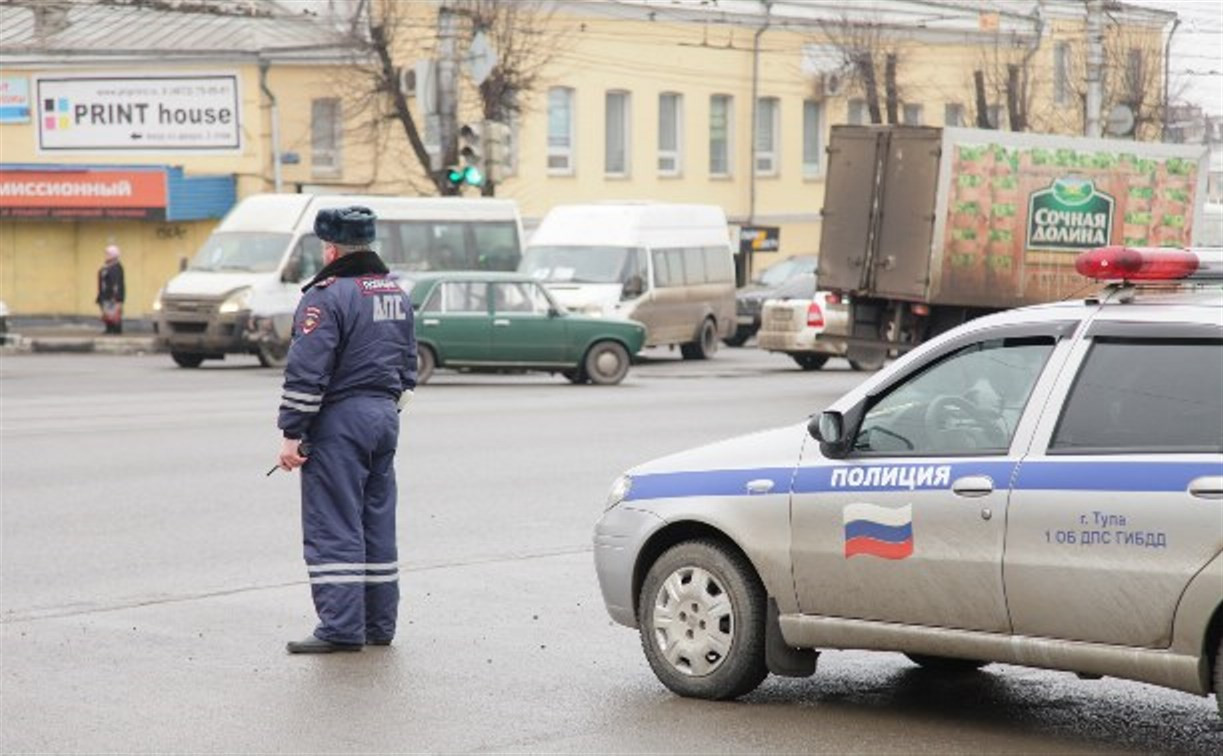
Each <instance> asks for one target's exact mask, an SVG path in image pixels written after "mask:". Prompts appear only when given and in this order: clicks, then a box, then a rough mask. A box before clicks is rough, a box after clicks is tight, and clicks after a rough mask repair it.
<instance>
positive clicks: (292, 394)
mask: <svg viewBox="0 0 1223 756" xmlns="http://www.w3.org/2000/svg"><path fill="white" fill-rule="evenodd" d="M282 396H283V398H285V399H296V400H298V401H299V402H309V403H311V404H319V403H321V402H322V401H323V395H322V394H305V393H302V392H301V391H286V392H284V394H283V395H282Z"/></svg>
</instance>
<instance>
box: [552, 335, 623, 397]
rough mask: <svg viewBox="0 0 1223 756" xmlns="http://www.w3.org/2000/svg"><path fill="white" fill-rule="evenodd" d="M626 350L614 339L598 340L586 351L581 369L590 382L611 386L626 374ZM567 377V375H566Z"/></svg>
mask: <svg viewBox="0 0 1223 756" xmlns="http://www.w3.org/2000/svg"><path fill="white" fill-rule="evenodd" d="M628 368H629V356H628V350H627V349H625V348H624V347H623V346H621V345H620V344H619V343H617V342H615V341H600V342H599V343H597V344H595V345H594V346H592V347H591V348H590V351H588V352H586V359H585V360H584V361H583V370H582V372H584V373H585V374H586V377H587V378H588V379H589V380H590V382H591V383H597V384H599V385H600V386H611V385H613V384H616V383H619V382H620V381H622V380H624V376H626V375H628ZM566 377H567V376H566Z"/></svg>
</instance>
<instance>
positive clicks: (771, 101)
mask: <svg viewBox="0 0 1223 756" xmlns="http://www.w3.org/2000/svg"><path fill="white" fill-rule="evenodd" d="M780 111H781V102H780V101H779V100H778V99H777V98H776V97H761V98H760V99H758V100H757V101H756V166H755V168H756V175H757V176H776V175H777V143H778V142H779V141H780V139H779V135H778V132H779V129H780V127H781V119H780Z"/></svg>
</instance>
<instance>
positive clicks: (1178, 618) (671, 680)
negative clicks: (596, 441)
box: [595, 247, 1223, 699]
mask: <svg viewBox="0 0 1223 756" xmlns="http://www.w3.org/2000/svg"><path fill="white" fill-rule="evenodd" d="M1076 267H1077V269H1078V270H1079V272H1080V273H1082V274H1084V275H1088V276H1089V277H1092V278H1096V279H1099V280H1113V281H1118V282H1117V283H1113V284H1111V285H1109V286H1107V287H1106V289H1105V290H1104V292H1103V293H1101V294H1100V295H1098V296H1095V297H1093V298H1090V299H1086V300H1076V301H1072V302H1061V303H1056V304H1049V305H1043V306H1038V307H1031V308H1025V309H1020V310H1012V311H1008V312H1003V313H999V314H996V315H991V316H988V317H983V318H980V319H978V320H974V321H972V322H970V323H968V324H966V325H964V326H961V327H960V328H958V329H955V330H953V331H950V332H948V333H945V334H943V335H942V336H940V337H939V338H937V339H934V340H932V341H930V342H927V343H926V344H924V345H922V346H921V347H919V348H917V349H915V350H913V351H912V352H910V353H908V354H907V355H905V356H904V357H902V358H901V359H899V360H897V361H896V362H895V363H893V364H892V365H890V366H889V367H888V368H887V369H886V370H883V371H881V372H879V373H876V374H875V375H874V376H872V377H871V378H869V379H868V380H866V381H865V382H864V383H863V384H862V385H861V386H859V387H858V388H856V389H855V390H853V391H851V392H850V393H849V394H847V395H846V396H844V397H843V398H841V399H840V400H839V401H837V402H835V403H834V404H833V405H832V406H831V407H830V408H829V409H828V410H827V411H825V412H823V413H821V414H818V415H816V416H815V417H813V418H811V420H810V422H809V423H802V424H800V425H794V426H791V427H786V428H780V429H777V430H771V431H766V432H762V433H758V434H755V435H750V436H747V437H743V438H738V439H733V440H730V441H726V442H723V443H718V444H714V445H712V446H707V447H703V448H700V449H696V450H691V451H687V452H683V453H680V454H676V455H673V456H670V457H666V458H663V459H659V460H656V461H653V462H649V463H647V464H644V465H641V466H640V467H637V468H634V469H632V470H630V471H629V472H628V473H627V474H625V475H624V476H622V477H621V478H619V479H618V480H617V481H616V482H615V483H614V485H613V487H612V489H611V492H610V494H609V498H608V500H607V509H606V512H605V513H604V515H603V517H602V518H601V520H600V521H599V523H598V525H597V527H596V530H595V560H596V567H597V571H598V576H599V582H600V586H601V589H602V592H603V598H604V601H605V603H606V605H607V609H608V611H609V612H610V614H611V616H612V618H613V619H615V620H616V621H618V622H620V623H621V624H624V625H627V626H629V627H635V628H639V629H640V633H641V637H642V644H643V647H644V649H645V655H646V658H647V660H648V661H649V664H650V666H651V667H652V668H653V670H654V672H655V674H656V675H657V676H658V678H659V679H660V680H661V681H662V682H663V683H664V684H665V685H666V686H667V687H668V688H670V689H671V690H673V691H675V692H676V693H679V694H681V695H685V696H693V697H699V698H712V699H726V698H734V697H737V696H740V695H742V694H745V693H747V692H749V691H751V690H752V689H754V688H755V687H756V686H757V685H759V684H760V682H761V681H762V680H763V679H764V678H765V677H766V676H767V674H768V673H769V672H773V673H775V674H781V675H789V676H805V675H810V674H812V673H813V672H814V671H815V666H816V659H817V656H818V653H819V650H822V649H869V650H879V651H897V652H901V653H904V654H906V655H907V656H908V657H909V659H911V660H912V661H913V662H914V663H916V664H918V665H921V666H923V667H928V668H931V669H933V670H942V671H947V672H952V671H965V670H971V669H975V668H978V667H981V666H984V665H985V664H988V663H990V662H1005V663H1009V664H1019V665H1027V666H1032V667H1044V668H1049V669H1059V670H1069V671H1073V672H1077V673H1079V674H1080V675H1081V676H1083V677H1096V676H1101V675H1111V676H1115V677H1122V678H1129V679H1132V680H1140V681H1145V682H1148V683H1154V684H1156V685H1162V686H1167V687H1170V688H1175V689H1179V690H1183V691H1188V692H1191V693H1197V694H1200V695H1209V694H1210V693H1211V692H1212V691H1218V690H1220V689H1223V645H1221V639H1223V609H1221V605H1223V553H1221V550H1223V290H1221V289H1220V288H1219V286H1218V285H1217V282H1218V280H1223V251H1219V250H1210V251H1196V252H1195V251H1188V250H1147V249H1132V248H1122V247H1110V248H1104V249H1100V250H1093V251H1091V252H1088V253H1084V254H1083V255H1081V256H1080V257H1079V259H1078V260H1077V261H1076ZM1173 279H1178V280H1173ZM1203 279H1214V281H1206V280H1203Z"/></svg>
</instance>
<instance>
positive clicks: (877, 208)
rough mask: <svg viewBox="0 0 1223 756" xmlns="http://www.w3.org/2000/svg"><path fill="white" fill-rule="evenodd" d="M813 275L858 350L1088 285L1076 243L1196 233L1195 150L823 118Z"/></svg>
mask: <svg viewBox="0 0 1223 756" xmlns="http://www.w3.org/2000/svg"><path fill="white" fill-rule="evenodd" d="M828 154H829V158H828V178H827V184H826V189H825V194H824V197H825V199H824V208H823V223H822V227H821V234H820V259H819V268H818V275H819V286H820V288H821V289H827V290H831V291H837V292H840V293H842V294H845V295H847V296H848V297H849V298H850V301H851V308H850V327H849V334H848V336H847V339H848V341H849V349H850V353H851V355H856V356H858V357H861V358H863V359H870V358H871V357H873V356H877V355H878V353H879V351H880V350H884V349H887V350H896V349H900V350H903V349H906V348H909V347H911V346H913V345H915V344H917V343H920V342H921V341H922V340H924V339H925V338H928V337H930V336H932V335H935V334H937V333H941V332H942V331H945V330H947V329H949V328H951V327H953V326H955V325H958V324H960V323H962V322H964V321H965V320H967V319H969V318H972V317H976V316H978V315H982V314H985V313H987V312H993V311H996V310H1000V309H1006V308H1010V307H1018V306H1022V305H1028V304H1035V303H1039V302H1048V301H1054V300H1058V299H1064V298H1067V297H1071V296H1075V295H1077V294H1080V293H1085V292H1087V291H1090V290H1091V289H1092V288H1093V287H1094V286H1095V285H1096V284H1095V283H1094V282H1092V281H1089V280H1088V279H1086V278H1083V277H1082V276H1079V275H1078V274H1077V273H1076V272H1075V270H1074V258H1075V256H1076V255H1077V254H1078V253H1079V252H1081V251H1083V250H1086V249H1093V248H1095V247H1102V246H1107V245H1110V244H1124V245H1129V246H1189V245H1191V244H1193V243H1195V241H1196V235H1197V230H1196V227H1197V225H1198V224H1199V219H1200V218H1201V216H1202V204H1203V198H1204V197H1205V185H1206V178H1207V150H1206V148H1205V147H1204V146H1197V145H1171V144H1156V143H1144V142H1133V141H1119V140H1105V139H1089V138H1084V137H1070V136H1055V135H1044V134H1028V133H1012V132H1004V131H991V130H982V129H959V128H943V129H940V128H930V127H921V126H834V127H833V128H832V138H831V140H830V143H829V147H828Z"/></svg>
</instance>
